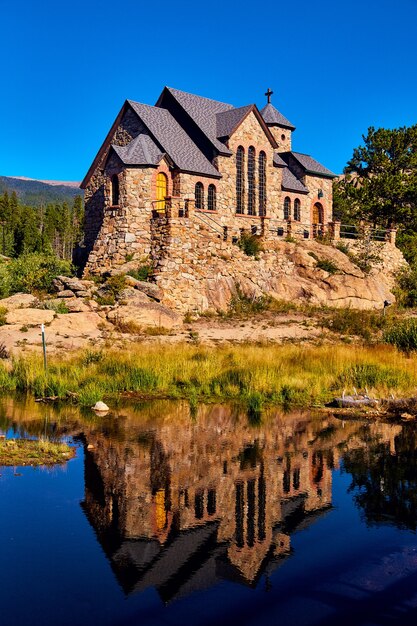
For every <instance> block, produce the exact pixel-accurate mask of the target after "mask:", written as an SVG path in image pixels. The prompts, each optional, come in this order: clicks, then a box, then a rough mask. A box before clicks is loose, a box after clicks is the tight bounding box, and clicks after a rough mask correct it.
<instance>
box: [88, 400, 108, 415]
mask: <svg viewBox="0 0 417 626" xmlns="http://www.w3.org/2000/svg"><path fill="white" fill-rule="evenodd" d="M91 408H92V409H93V411H98V412H99V413H102V412H103V413H104V412H105V411H110V409H109V407H108V406H107V404H105V403H104V402H102V401H101V400H99V401H98V402H96V403H95V405H94V406H92V407H91Z"/></svg>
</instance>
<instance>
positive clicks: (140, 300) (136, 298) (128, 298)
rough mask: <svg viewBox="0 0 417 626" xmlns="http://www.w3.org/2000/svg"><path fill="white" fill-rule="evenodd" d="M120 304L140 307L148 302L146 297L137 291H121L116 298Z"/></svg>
mask: <svg viewBox="0 0 417 626" xmlns="http://www.w3.org/2000/svg"><path fill="white" fill-rule="evenodd" d="M117 299H118V301H119V302H120V304H124V305H135V306H140V305H141V304H147V303H148V302H150V300H149V298H148V296H147V295H146V294H144V293H142V292H141V291H138V290H137V289H132V288H129V287H128V288H127V289H123V291H121V292H120V293H119V295H118V297H117Z"/></svg>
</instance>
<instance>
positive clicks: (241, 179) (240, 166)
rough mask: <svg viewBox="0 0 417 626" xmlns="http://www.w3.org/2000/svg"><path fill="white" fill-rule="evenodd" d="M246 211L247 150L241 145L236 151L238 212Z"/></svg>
mask: <svg viewBox="0 0 417 626" xmlns="http://www.w3.org/2000/svg"><path fill="white" fill-rule="evenodd" d="M244 212H245V150H244V148H242V146H239V147H238V149H237V152H236V213H244Z"/></svg>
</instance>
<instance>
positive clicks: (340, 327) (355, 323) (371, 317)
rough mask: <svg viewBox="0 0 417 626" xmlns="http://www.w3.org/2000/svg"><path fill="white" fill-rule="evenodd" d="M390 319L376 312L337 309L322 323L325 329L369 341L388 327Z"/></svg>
mask: <svg viewBox="0 0 417 626" xmlns="http://www.w3.org/2000/svg"><path fill="white" fill-rule="evenodd" d="M388 323H389V319H388V318H387V317H384V316H383V315H382V313H378V312H375V311H358V310H356V309H335V310H334V311H331V312H330V313H329V314H327V315H326V316H325V317H324V319H322V321H321V325H322V326H323V327H324V328H328V329H329V330H333V331H334V332H336V333H342V334H345V335H357V336H358V337H363V338H364V339H366V340H367V341H369V340H370V339H371V338H372V337H375V334H376V333H377V332H378V331H380V330H381V329H383V328H384V327H386V326H387V324H388Z"/></svg>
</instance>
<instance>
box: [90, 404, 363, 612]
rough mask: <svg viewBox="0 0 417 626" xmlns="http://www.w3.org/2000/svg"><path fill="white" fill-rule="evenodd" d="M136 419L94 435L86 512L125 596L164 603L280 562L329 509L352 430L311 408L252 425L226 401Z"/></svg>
mask: <svg viewBox="0 0 417 626" xmlns="http://www.w3.org/2000/svg"><path fill="white" fill-rule="evenodd" d="M121 423H122V421H121ZM131 426H132V425H131V423H130V424H129V427H128V428H126V429H124V428H123V426H120V429H119V432H118V433H117V436H112V437H109V436H108V435H105V434H103V432H100V431H97V432H92V433H89V434H88V435H86V437H87V440H86V443H88V444H91V445H92V446H93V449H91V450H87V446H86V458H85V501H84V502H83V508H84V511H85V513H86V515H87V517H88V519H89V521H90V523H91V524H92V526H93V527H94V529H95V531H96V533H97V536H98V538H99V541H100V542H101V544H102V546H103V548H104V550H105V552H106V554H107V555H108V557H109V559H110V562H111V565H112V568H113V570H114V572H115V574H116V576H117V578H118V580H119V581H120V583H121V585H122V587H123V589H124V590H125V592H126V593H130V592H133V591H140V590H143V589H145V588H147V587H149V586H154V587H156V589H157V590H158V592H159V594H160V596H161V598H162V599H163V600H164V601H165V602H168V601H170V600H172V599H174V598H176V597H180V596H182V595H187V594H188V593H191V592H192V591H194V590H197V589H202V588H206V587H208V586H212V585H214V584H216V583H217V582H219V581H220V580H222V579H229V580H233V581H236V582H240V583H243V584H247V585H251V586H255V585H256V584H257V582H258V581H259V579H260V577H261V576H262V575H263V574H266V575H267V576H268V575H269V574H270V573H272V571H273V570H274V569H275V568H277V567H279V566H280V565H281V564H282V563H283V561H284V559H285V558H287V557H288V556H289V555H290V553H291V539H290V537H291V534H292V533H294V532H295V531H296V530H299V529H302V528H304V527H306V526H307V525H308V524H310V523H311V522H312V521H314V520H315V519H316V518H317V516H319V515H322V514H323V513H324V512H326V511H327V510H328V509H329V508H330V507H331V501H332V469H333V468H334V467H335V465H336V464H337V463H338V458H337V452H335V450H337V446H338V445H346V441H347V440H348V439H349V437H354V430H355V426H354V425H352V424H351V425H348V426H347V427H346V428H342V425H341V424H340V423H338V422H336V420H334V421H332V422H329V423H323V421H322V420H316V421H314V420H313V421H311V420H310V419H306V418H303V416H298V417H292V418H288V417H283V418H281V420H278V419H276V420H275V421H274V424H273V425H272V424H268V425H267V426H265V427H261V428H257V429H254V428H253V427H250V426H249V425H248V423H247V421H246V420H244V419H243V420H237V419H236V417H234V416H233V415H232V414H231V412H230V410H228V409H225V408H218V407H212V408H209V409H202V410H201V412H200V413H199V415H198V418H197V419H196V420H195V421H192V420H190V418H189V416H187V415H186V416H184V415H180V414H177V415H171V416H168V417H167V418H166V419H165V418H164V420H163V421H159V423H158V426H157V427H155V425H153V427H151V428H150V427H149V425H146V424H145V425H144V426H143V428H139V427H138V426H136V428H135V429H133V432H134V433H135V435H134V436H132V428H131ZM90 447H91V446H90Z"/></svg>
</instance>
